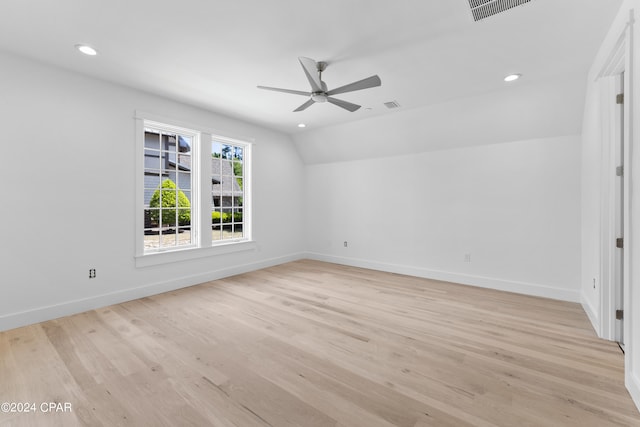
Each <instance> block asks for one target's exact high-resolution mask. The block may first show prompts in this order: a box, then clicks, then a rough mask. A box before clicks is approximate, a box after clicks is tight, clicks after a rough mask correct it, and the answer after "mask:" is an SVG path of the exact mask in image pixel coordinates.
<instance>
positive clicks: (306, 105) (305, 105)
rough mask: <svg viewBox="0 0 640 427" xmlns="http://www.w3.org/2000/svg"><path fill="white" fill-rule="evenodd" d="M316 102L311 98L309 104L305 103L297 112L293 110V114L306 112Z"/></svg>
mask: <svg viewBox="0 0 640 427" xmlns="http://www.w3.org/2000/svg"><path fill="white" fill-rule="evenodd" d="M315 103H316V101H314V100H313V99H311V98H309V100H308V101H307V102H305V103H304V104H302V105H301V106H299V107H298V108H296V109H295V110H293V112H294V113H295V112H297V111H302V110H306V109H307V108H309V107H310V106H311V105H312V104H315Z"/></svg>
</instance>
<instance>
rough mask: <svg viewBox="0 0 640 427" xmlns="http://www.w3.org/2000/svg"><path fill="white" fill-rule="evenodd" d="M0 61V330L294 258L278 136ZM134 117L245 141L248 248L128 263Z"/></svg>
mask: <svg viewBox="0 0 640 427" xmlns="http://www.w3.org/2000/svg"><path fill="white" fill-rule="evenodd" d="M0 64H1V66H0V77H1V78H0V100H1V102H0V121H1V123H2V126H1V129H2V140H3V144H2V147H3V156H2V158H3V159H4V161H3V164H2V167H1V168H0V182H2V183H3V191H2V200H3V202H2V205H1V206H2V208H1V209H0V238H1V239H2V243H1V244H0V271H1V274H2V278H1V279H0V281H1V282H2V285H1V287H0V288H1V295H2V296H1V297H0V330H4V329H9V328H12V327H16V326H19V325H22V324H27V323H32V322H36V321H39V320H43V319H49V318H52V317H56V316H59V315H63V314H69V313H71V312H76V311H83V310H86V309H89V308H93V307H98V306H103V305H107V304H110V303H114V302H118V301H122V300H127V299H132V298H136V297H140V296H143V295H148V294H153V293H157V292H160V291H164V290H169V289H174V288H177V287H181V286H186V285H191V284H195V283H200V282H203V281H206V280H210V279H213V278H216V277H220V276H224V275H229V274H233V273H237V272H240V271H245V270H250V269H255V268H260V267H262V266H266V265H271V264H275V263H279V262H284V261H287V260H289V259H295V258H297V257H298V256H299V255H300V253H301V251H302V250H303V244H304V240H303V237H302V236H303V228H302V227H303V220H302V216H303V214H302V212H303V209H304V207H303V203H302V202H303V198H304V197H303V177H304V173H303V170H304V166H303V164H302V161H301V160H300V158H299V156H298V154H297V151H296V149H295V147H294V145H293V143H292V142H291V140H290V139H289V138H288V137H286V136H284V135H281V134H278V133H275V132H272V131H269V130H265V129H263V128H260V127H257V126H254V125H250V124H247V123H242V122H239V121H236V120H232V119H229V118H225V117H223V116H220V115H216V114H212V113H210V112H207V111H203V110H199V109H196V108H192V107H189V106H186V105H182V104H179V103H177V102H172V101H168V100H166V99H162V98H159V97H156V96H152V95H149V94H145V93H142V92H138V91H135V90H132V89H128V88H124V87H120V86H116V85H113V84H110V83H106V82H102V81H98V80H94V79H91V78H86V77H82V76H80V75H77V74H74V73H71V72H67V71H64V70H61V69H56V68H52V67H49V66H45V65H42V64H38V63H35V62H30V61H27V60H24V59H19V58H17V57H13V56H8V55H1V56H0ZM135 110H143V111H147V112H151V113H155V114H158V115H162V116H166V117H173V118H175V119H176V120H180V121H182V122H188V123H196V124H202V125H203V126H206V127H209V128H212V129H216V130H219V131H220V132H221V133H222V134H227V135H229V136H236V137H248V138H254V139H255V141H256V142H255V146H254V162H253V184H254V185H253V188H254V218H255V221H254V227H253V230H254V237H255V240H256V241H257V245H258V249H257V250H254V251H248V252H240V253H234V254H228V255H223V256H216V257H210V258H202V259H198V260H193V261H187V262H179V263H171V264H167V265H163V266H157V267H146V268H136V267H135V264H134V239H135V237H134V232H135V231H134V222H135V217H136V212H135V210H134V206H135V188H134V183H135V173H136V172H135V164H134V157H135V149H134V148H135V133H134V131H135V127H134V119H133V116H134V111H135ZM283 219H286V224H287V226H286V227H283V226H282V224H283ZM89 268H96V269H97V278H95V279H92V280H89V279H88V270H89Z"/></svg>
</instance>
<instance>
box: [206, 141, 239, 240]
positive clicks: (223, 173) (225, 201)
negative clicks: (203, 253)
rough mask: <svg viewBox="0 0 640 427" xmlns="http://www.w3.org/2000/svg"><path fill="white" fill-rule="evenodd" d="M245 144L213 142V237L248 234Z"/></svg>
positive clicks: (229, 237) (225, 237)
mask: <svg viewBox="0 0 640 427" xmlns="http://www.w3.org/2000/svg"><path fill="white" fill-rule="evenodd" d="M244 153H245V145H244V144H238V143H235V144H234V143H233V142H231V141H229V140H222V139H218V138H215V137H214V138H213V140H212V141H211V159H212V163H211V225H212V232H211V239H212V241H213V242H214V243H215V242H216V241H220V240H230V239H231V240H234V239H242V238H243V237H244V221H243V219H244V212H243V208H244V198H245V193H244V181H245V180H244Z"/></svg>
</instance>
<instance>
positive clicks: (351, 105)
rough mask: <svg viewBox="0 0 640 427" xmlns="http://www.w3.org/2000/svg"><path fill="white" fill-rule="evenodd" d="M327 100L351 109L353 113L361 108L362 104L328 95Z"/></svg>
mask: <svg viewBox="0 0 640 427" xmlns="http://www.w3.org/2000/svg"><path fill="white" fill-rule="evenodd" d="M327 101H329V102H330V103H332V104H333V105H337V106H338V107H342V108H344V109H345V110H348V111H351V112H352V113H353V112H354V111H356V110H357V109H358V108H360V106H359V105H357V104H352V103H350V102H347V101H343V100H342V99H336V98H331V97H330V96H329V97H327Z"/></svg>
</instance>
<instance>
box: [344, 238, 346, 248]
mask: <svg viewBox="0 0 640 427" xmlns="http://www.w3.org/2000/svg"><path fill="white" fill-rule="evenodd" d="M344 247H345V248H346V247H347V241H346V240H345V241H344Z"/></svg>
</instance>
